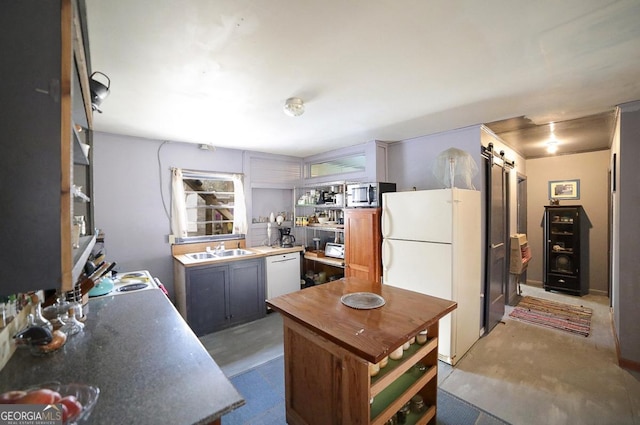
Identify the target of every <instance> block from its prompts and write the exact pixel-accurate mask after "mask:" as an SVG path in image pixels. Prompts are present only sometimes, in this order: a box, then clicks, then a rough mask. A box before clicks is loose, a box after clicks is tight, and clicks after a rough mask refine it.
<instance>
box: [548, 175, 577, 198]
mask: <svg viewBox="0 0 640 425" xmlns="http://www.w3.org/2000/svg"><path fill="white" fill-rule="evenodd" d="M549 199H550V200H551V199H580V180H579V179H575V180H553V181H550V182H549Z"/></svg>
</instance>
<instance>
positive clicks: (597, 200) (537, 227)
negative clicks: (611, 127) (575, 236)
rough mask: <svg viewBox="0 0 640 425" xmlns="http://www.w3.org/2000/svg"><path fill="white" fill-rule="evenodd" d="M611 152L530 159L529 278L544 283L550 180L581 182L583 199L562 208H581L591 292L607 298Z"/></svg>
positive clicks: (565, 202) (528, 166)
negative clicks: (586, 229)
mask: <svg viewBox="0 0 640 425" xmlns="http://www.w3.org/2000/svg"><path fill="white" fill-rule="evenodd" d="M608 169H609V151H608V150H605V151H597V152H588V153H581V154H575V155H561V156H549V157H545V158H537V159H529V160H527V171H528V174H527V177H528V180H527V181H528V192H529V193H528V217H527V221H528V223H529V237H528V239H529V247H530V248H531V253H532V257H533V258H532V260H531V262H530V263H529V269H528V272H527V279H528V280H530V281H534V282H536V283H539V284H541V282H542V280H543V273H544V272H543V261H542V260H543V258H542V257H543V252H544V251H543V250H544V240H543V234H542V220H543V216H544V207H545V205H549V196H548V193H549V181H552V180H572V179H580V199H577V200H566V201H560V205H582V207H583V208H584V211H585V213H586V216H587V217H586V218H587V219H588V224H589V225H590V228H589V241H588V242H589V282H588V284H589V291H590V292H592V293H598V294H600V295H605V296H606V295H608V276H607V273H608V253H607V234H608V221H607V201H608V199H607V198H608V196H609V186H608Z"/></svg>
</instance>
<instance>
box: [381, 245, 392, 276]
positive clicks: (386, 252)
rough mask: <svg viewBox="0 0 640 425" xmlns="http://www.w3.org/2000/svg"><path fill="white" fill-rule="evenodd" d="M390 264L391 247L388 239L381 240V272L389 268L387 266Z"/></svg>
mask: <svg viewBox="0 0 640 425" xmlns="http://www.w3.org/2000/svg"><path fill="white" fill-rule="evenodd" d="M390 265H391V247H390V246H389V241H387V240H386V239H383V240H382V270H383V272H384V271H386V270H389V266H390Z"/></svg>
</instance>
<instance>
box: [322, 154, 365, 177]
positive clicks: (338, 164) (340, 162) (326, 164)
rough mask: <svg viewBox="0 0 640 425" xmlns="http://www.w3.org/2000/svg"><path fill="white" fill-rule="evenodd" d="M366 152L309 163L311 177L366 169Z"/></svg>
mask: <svg viewBox="0 0 640 425" xmlns="http://www.w3.org/2000/svg"><path fill="white" fill-rule="evenodd" d="M366 159H367V158H366V156H365V154H357V155H351V156H346V157H343V158H337V159H331V160H328V161H323V162H316V163H313V164H310V165H309V177H324V176H330V175H334V174H344V173H353V172H357V171H364V170H365V167H366Z"/></svg>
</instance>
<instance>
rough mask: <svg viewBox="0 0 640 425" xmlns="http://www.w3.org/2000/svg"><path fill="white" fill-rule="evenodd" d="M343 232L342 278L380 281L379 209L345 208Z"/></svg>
mask: <svg viewBox="0 0 640 425" xmlns="http://www.w3.org/2000/svg"><path fill="white" fill-rule="evenodd" d="M344 231H345V263H346V270H345V276H346V277H360V278H363V279H367V280H370V281H374V282H380V277H381V269H382V263H381V259H380V246H381V235H380V209H378V208H362V209H346V210H345V218H344Z"/></svg>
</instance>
